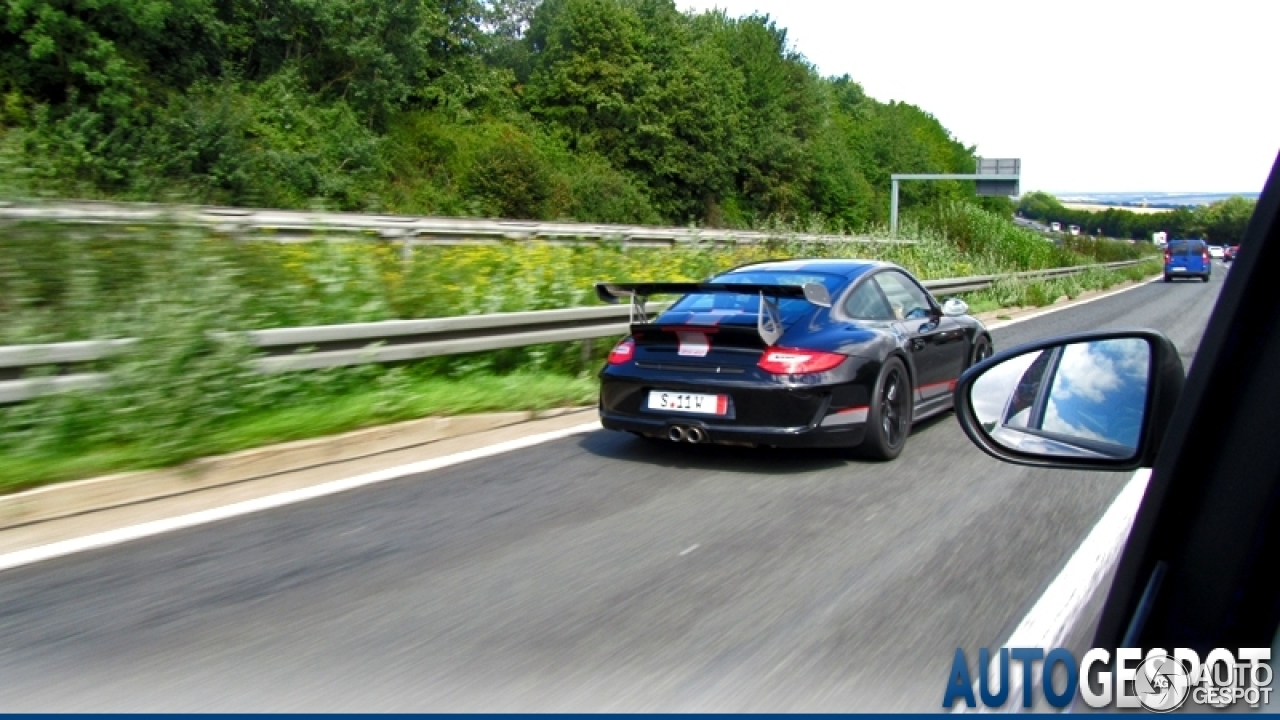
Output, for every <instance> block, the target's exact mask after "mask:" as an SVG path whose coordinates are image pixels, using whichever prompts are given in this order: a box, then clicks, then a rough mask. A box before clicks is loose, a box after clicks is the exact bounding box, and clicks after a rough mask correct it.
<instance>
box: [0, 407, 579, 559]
mask: <svg viewBox="0 0 1280 720" xmlns="http://www.w3.org/2000/svg"><path fill="white" fill-rule="evenodd" d="M599 429H601V428H600V423H599V421H596V422H590V423H585V424H582V425H575V426H573V427H568V428H564V429H562V430H552V431H551V432H545V433H539V434H537V435H530V436H528V437H522V438H516V439H514V440H506V441H504V442H500V443H495V444H493V445H487V446H485V447H481V448H476V449H474V450H466V451H463V452H459V453H454V454H452V455H445V456H443V457H438V458H432V459H430V460H422V461H420V462H416V463H409V464H408V465H400V466H397V467H393V468H387V469H386V470H376V471H374V472H369V473H364V474H362V475H355V476H352V477H349V478H343V479H341V480H333V481H330V482H327V483H321V484H319V485H313V486H311V487H307V488H301V489H298V490H289V491H287V492H282V493H276V494H275V495H268V496H266V497H261V498H257V499H255V500H245V501H243V502H238V503H232V504H230V505H224V506H222V507H217V508H212V509H209V510H201V511H199V512H194V513H190V514H187V515H179V516H178V517H173V518H166V519H164V520H153V521H151V522H145V523H140V524H138V525H130V526H128V527H123V528H118V529H116V530H107V531H105V532H100V533H94V534H92V535H85V536H84V537H78V538H72V539H70V540H62V541H59V542H55V543H50V544H48V545H40V546H38V547H33V548H28V549H26V550H17V551H15V552H10V553H5V554H4V555H0V571H3V570H9V569H12V568H16V567H21V566H23V565H30V564H32V563H38V562H41V561H43V560H50V559H52V558H56V557H62V556H64V555H71V554H73V553H78V552H84V551H86V550H94V549H97V548H103V547H108V546H110V545H119V544H121V543H126V542H129V541H130V540H139V539H141V538H145V537H151V536H153V535H160V534H162V533H167V532H172V531H174V530H182V529H184V528H189V527H195V526H197V525H205V524H207V523H212V522H217V521H219V520H226V519H227V518H233V517H237V516H240V515H248V514H250V513H256V512H261V511H263V510H270V509H272V508H278V507H281V506H284V505H292V504H294V503H300V502H304V501H306V500H313V499H315V498H319V497H324V496H326V495H333V494H336V493H340V492H346V491H347V490H354V489H356V488H360V487H365V486H366V485H374V484H376V483H380V482H385V481H387V480H395V479H397V478H402V477H406V476H408V475H417V474H418V473H425V472H431V471H432V470H439V469H441V468H446V467H450V466H452V465H458V464H460V463H465V462H470V461H472V460H480V459H482V458H487V457H492V456H494V455H501V454H502V453H506V452H511V451H512V450H520V449H522V448H527V447H532V446H534V445H540V444H542V443H545V442H551V441H552V440H560V439H562V438H566V437H570V436H572V435H578V434H581V433H589V432H594V431H596V430H599Z"/></svg>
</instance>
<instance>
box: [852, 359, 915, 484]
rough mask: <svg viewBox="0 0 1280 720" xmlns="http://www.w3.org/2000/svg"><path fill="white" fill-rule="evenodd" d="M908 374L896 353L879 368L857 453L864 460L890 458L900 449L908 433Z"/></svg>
mask: <svg viewBox="0 0 1280 720" xmlns="http://www.w3.org/2000/svg"><path fill="white" fill-rule="evenodd" d="M911 396H912V389H911V376H910V375H908V374H907V366H906V365H904V364H902V360H901V359H899V358H898V357H896V356H895V357H890V358H889V359H888V360H887V361H885V363H884V365H883V366H881V368H880V375H879V376H877V377H876V384H875V387H873V388H872V390H871V406H870V408H868V411H867V425H866V435H865V437H864V438H863V440H862V444H861V445H860V446H858V454H859V455H861V456H862V457H864V458H866V459H868V460H880V461H884V460H892V459H894V458H896V457H898V455H899V454H901V453H902V448H903V447H904V446H906V444H907V436H908V435H910V434H911V412H912V409H913V408H912V406H913V403H912V402H911Z"/></svg>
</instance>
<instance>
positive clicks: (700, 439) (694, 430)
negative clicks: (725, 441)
mask: <svg viewBox="0 0 1280 720" xmlns="http://www.w3.org/2000/svg"><path fill="white" fill-rule="evenodd" d="M667 439H668V440H670V441H671V442H687V443H693V444H694V445H697V444H699V443H704V442H706V441H707V431H706V430H703V429H702V428H700V427H698V426H697V425H688V426H684V425H672V426H671V427H670V428H668V429H667Z"/></svg>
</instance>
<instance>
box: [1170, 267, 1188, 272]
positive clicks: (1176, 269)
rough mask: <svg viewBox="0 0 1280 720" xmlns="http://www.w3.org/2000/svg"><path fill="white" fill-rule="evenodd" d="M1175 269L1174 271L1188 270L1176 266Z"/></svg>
mask: <svg viewBox="0 0 1280 720" xmlns="http://www.w3.org/2000/svg"><path fill="white" fill-rule="evenodd" d="M1173 271H1174V272H1186V271H1187V269H1186V268H1180V267H1176V268H1174V269H1173Z"/></svg>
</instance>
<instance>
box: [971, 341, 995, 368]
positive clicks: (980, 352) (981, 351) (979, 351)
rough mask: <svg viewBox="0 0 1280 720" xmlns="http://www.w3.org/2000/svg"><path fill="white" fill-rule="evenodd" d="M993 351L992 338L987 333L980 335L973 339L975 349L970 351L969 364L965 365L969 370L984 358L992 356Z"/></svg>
mask: <svg viewBox="0 0 1280 720" xmlns="http://www.w3.org/2000/svg"><path fill="white" fill-rule="evenodd" d="M993 352H994V351H993V349H992V347H991V339H990V338H988V337H987V336H986V335H979V336H978V339H977V340H974V341H973V350H971V351H970V352H969V364H968V365H966V366H965V369H966V370H968V369H969V368H971V367H973V366H974V365H977V364H978V363H980V362H982V361H983V360H986V359H987V358H989V357H991V355H992V353H993Z"/></svg>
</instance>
